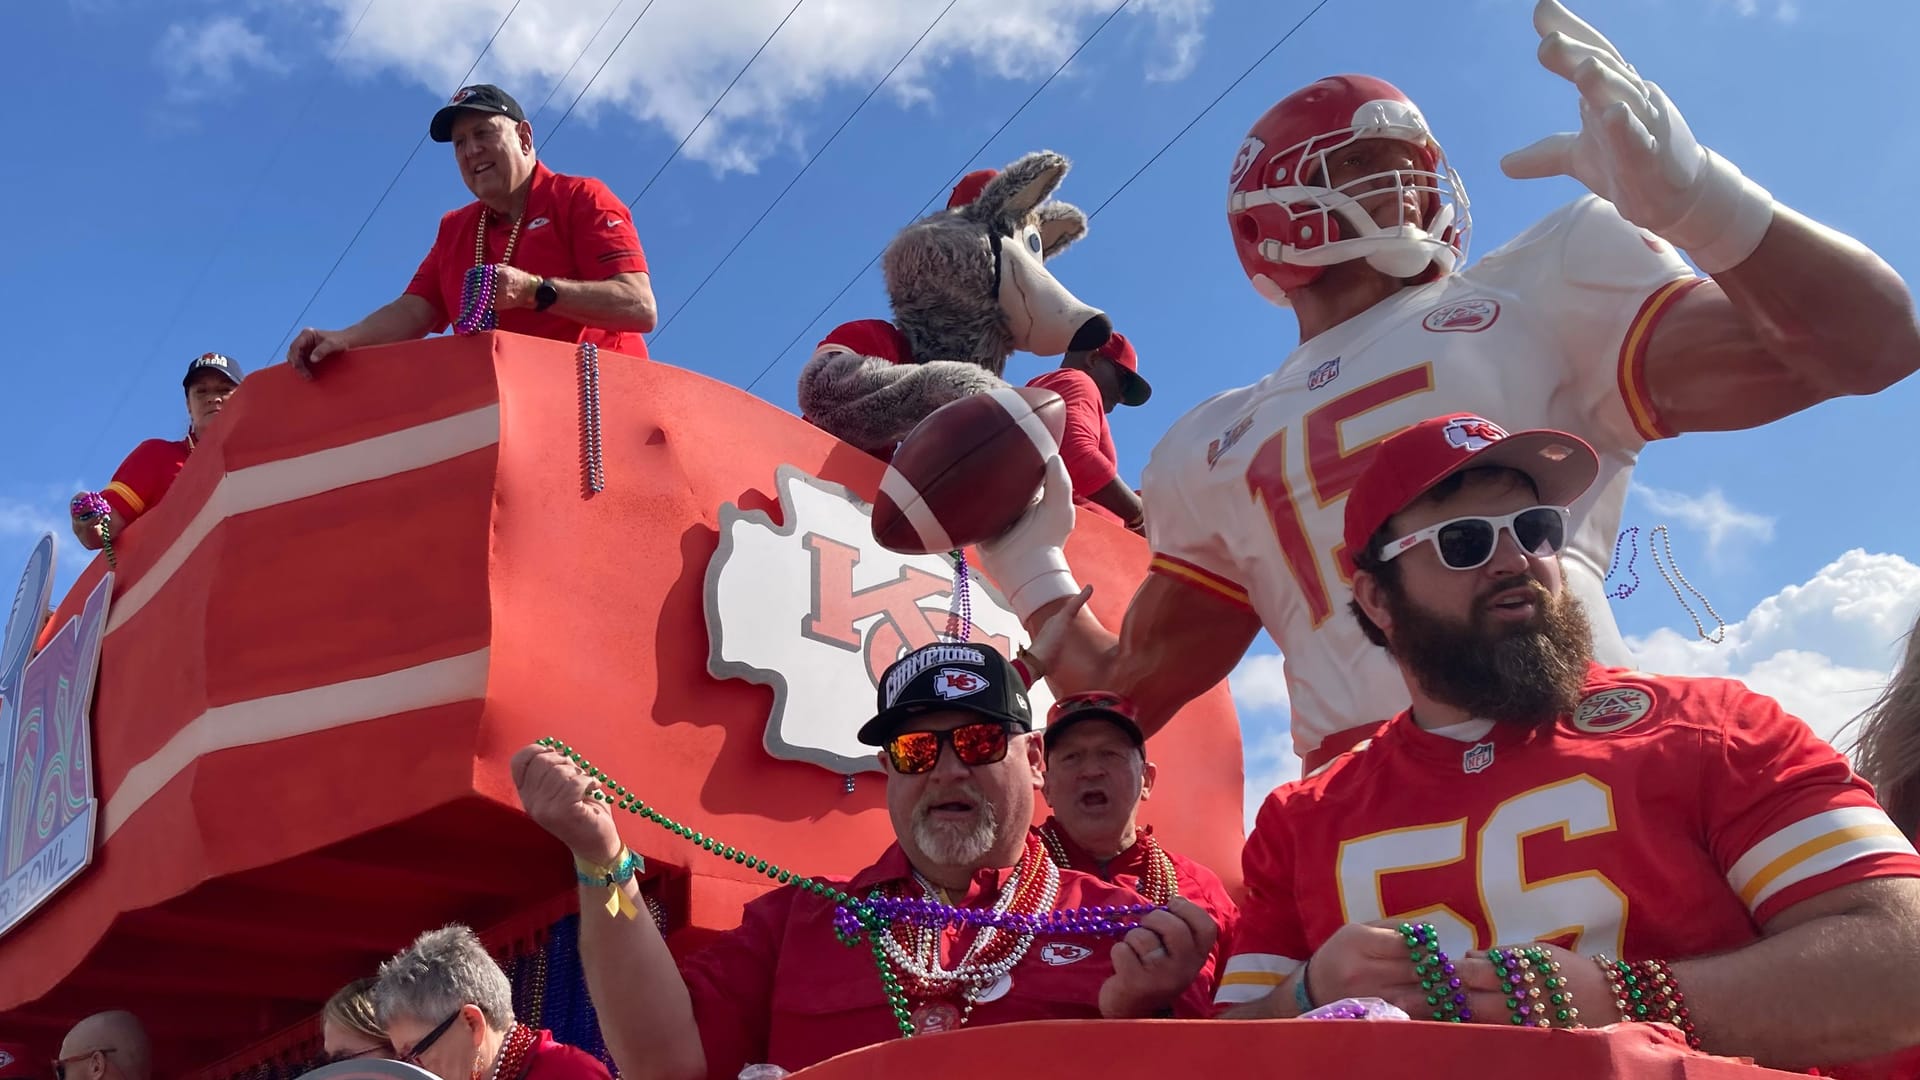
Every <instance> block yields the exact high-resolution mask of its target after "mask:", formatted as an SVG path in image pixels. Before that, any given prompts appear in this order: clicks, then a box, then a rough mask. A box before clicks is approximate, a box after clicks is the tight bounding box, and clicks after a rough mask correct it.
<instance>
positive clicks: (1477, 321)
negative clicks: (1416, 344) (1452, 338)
mask: <svg viewBox="0 0 1920 1080" xmlns="http://www.w3.org/2000/svg"><path fill="white" fill-rule="evenodd" d="M1499 317H1500V302H1499V301H1498V300H1487V299H1483V298H1475V299H1472V300H1462V301H1460V302H1459V303H1457V304H1447V305H1445V306H1443V307H1437V308H1434V309H1433V310H1432V311H1430V312H1428V313H1427V317H1426V318H1425V319H1423V320H1421V322H1420V325H1421V326H1423V327H1425V328H1426V329H1428V330H1431V331H1433V332H1434V333H1436V334H1446V333H1460V334H1474V333H1478V332H1480V331H1482V330H1485V329H1486V328H1487V327H1489V326H1492V325H1493V322H1494V320H1495V319H1498V318H1499Z"/></svg>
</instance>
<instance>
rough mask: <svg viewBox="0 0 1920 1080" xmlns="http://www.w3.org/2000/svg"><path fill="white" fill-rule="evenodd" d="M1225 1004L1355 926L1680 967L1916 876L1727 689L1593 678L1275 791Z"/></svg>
mask: <svg viewBox="0 0 1920 1080" xmlns="http://www.w3.org/2000/svg"><path fill="white" fill-rule="evenodd" d="M1244 868H1245V874H1246V886H1247V902H1246V905H1245V906H1244V907H1243V908H1242V909H1241V918H1240V924H1239V926H1238V928H1237V930H1236V931H1235V935H1234V955H1233V956H1232V957H1231V958H1229V959H1228V961H1227V966H1226V971H1225V973H1224V974H1223V976H1222V978H1221V981H1220V986H1219V989H1218V991H1217V993H1216V995H1215V998H1214V1000H1215V1003H1216V1004H1228V1003H1237V1002H1244V1001H1252V1000H1256V999H1258V998H1261V997H1264V996H1265V995H1266V994H1267V993H1268V992H1270V991H1271V990H1272V989H1273V988H1274V987H1276V986H1278V985H1279V984H1280V983H1281V982H1282V981H1283V980H1284V979H1285V978H1286V976H1287V975H1288V974H1289V973H1291V972H1292V971H1293V970H1294V969H1295V968H1297V967H1299V966H1300V963H1301V961H1302V960H1304V959H1305V958H1306V957H1309V956H1311V955H1312V954H1313V951H1314V950H1315V949H1317V948H1319V946H1320V944H1321V943H1322V942H1324V941H1326V939H1327V938H1328V937H1329V936H1330V935H1332V934H1333V932H1334V931H1335V930H1337V929H1339V928H1340V927H1341V926H1343V925H1345V924H1347V923H1356V922H1359V923H1365V922H1376V921H1381V920H1389V921H1398V920H1408V921H1414V922H1428V923H1432V924H1433V925H1434V928H1435V929H1436V930H1437V931H1438V932H1439V936H1440V945H1441V947H1442V948H1443V949H1445V950H1446V951H1447V952H1449V953H1452V954H1454V955H1459V954H1460V953H1462V952H1465V951H1466V950H1468V949H1485V948H1491V947H1493V946H1495V945H1511V944H1518V943H1523V942H1530V941H1545V942H1551V943H1553V944H1556V945H1561V946H1564V947H1566V948H1570V949H1573V950H1574V951H1576V952H1580V953H1583V954H1589V955H1590V954H1593V953H1601V952H1604V953H1607V954H1609V955H1613V956H1624V957H1627V958H1630V959H1652V958H1659V959H1668V960H1678V959H1684V958H1687V957H1691V956H1699V955H1703V954H1707V953H1713V952H1717V951H1723V950H1728V949H1734V948H1738V947H1740V946H1742V945H1745V944H1747V943H1749V942H1752V941H1754V940H1755V939H1757V938H1758V937H1760V927H1761V925H1763V924H1764V923H1765V922H1766V921H1767V920H1768V919H1770V918H1772V917H1773V916H1774V915H1776V914H1778V913H1779V912H1781V911H1783V910H1785V909H1786V908H1789V907H1792V906H1793V905H1794V904H1797V903H1799V902H1801V901H1802V900H1805V899H1807V898H1809V897H1812V896H1816V895H1818V894H1820V893H1822V892H1825V891H1827V890H1829V889H1833V888H1836V887H1839V886H1841V885H1846V884H1850V883H1852V882H1856V881H1861V880H1864V879H1867V878H1876V877H1916V876H1920V856H1916V855H1915V853H1914V849H1913V845H1912V844H1911V843H1909V842H1908V840H1907V838H1906V837H1905V836H1903V835H1901V833H1900V830H1899V829H1898V828H1896V827H1895V826H1894V824H1893V822H1892V821H1891V820H1890V819H1888V817H1887V815H1886V813H1885V811H1883V810H1881V809H1880V807H1879V805H1878V804H1877V803H1875V802H1874V799H1873V792H1872V789H1871V788H1869V787H1868V785H1867V783H1866V782H1865V781H1864V780H1862V779H1860V777H1858V776H1857V775H1855V774H1854V772H1853V770H1852V769H1851V768H1850V767H1849V766H1848V765H1847V761H1846V759H1845V758H1843V757H1841V756H1840V754H1839V753H1837V752H1836V751H1835V750H1834V749H1833V748H1832V747H1830V746H1828V745H1827V744H1826V743H1824V742H1822V741H1821V740H1820V739H1819V738H1818V737H1817V736H1815V735H1814V734H1813V732H1812V731H1811V730H1809V729H1808V728H1807V726H1806V724H1805V723H1803V722H1801V721H1800V720H1799V719H1797V718H1795V717H1793V716H1790V715H1788V714H1787V713H1786V712H1784V711H1782V710H1781V708H1780V706H1779V704H1778V703H1776V702H1775V701H1774V700H1773V699H1771V698H1768V697H1763V696H1761V695H1759V694H1756V693H1753V692H1752V691H1750V690H1748V689H1747V688H1746V687H1745V686H1743V685H1741V684H1740V683H1738V682H1735V681H1732V680H1729V679H1690V678H1678V677H1670V676H1655V675H1646V674H1642V673H1640V672H1635V671H1627V670H1624V669H1618V668H1612V669H1609V668H1602V667H1600V666H1598V665H1595V666H1594V667H1593V670H1592V671H1591V672H1589V674H1588V677H1587V685H1586V689H1585V694H1584V697H1583V698H1582V700H1581V702H1580V705H1579V707H1578V708H1577V709H1575V711H1574V713H1573V715H1572V716H1568V717H1563V718H1561V719H1560V720H1559V721H1558V722H1557V723H1555V724H1553V725H1551V726H1549V727H1546V728H1542V729H1537V730H1524V729H1521V728H1518V727H1512V726H1500V725H1496V726H1495V728H1494V729H1493V730H1492V731H1491V732H1489V733H1488V734H1487V735H1486V736H1485V738H1484V739H1483V740H1482V741H1479V742H1473V743H1468V742H1462V741H1460V740H1456V739H1451V738H1448V737H1447V736H1445V735H1438V734H1435V733H1433V732H1429V731H1423V730H1421V729H1420V728H1418V727H1416V726H1415V725H1414V723H1413V720H1412V717H1411V715H1410V714H1407V713H1402V714H1401V715H1400V716H1399V717H1397V718H1395V719H1394V720H1393V721H1392V722H1391V723H1389V724H1388V725H1386V726H1385V727H1383V728H1382V729H1381V730H1380V732H1379V733H1378V734H1376V735H1375V736H1374V737H1373V739H1371V740H1370V741H1369V742H1367V743H1363V744H1362V745H1361V747H1360V748H1359V749H1358V750H1357V751H1356V752H1354V753H1350V754H1347V755H1345V756H1343V757H1341V758H1339V759H1337V760H1335V761H1334V763H1333V764H1332V765H1330V766H1328V767H1327V769H1326V770H1325V771H1323V772H1321V773H1319V774H1317V775H1315V776H1313V777H1310V778H1308V779H1305V780H1300V781H1296V782H1294V783H1291V784H1287V785H1285V786H1283V787H1281V788H1280V789H1279V790H1277V791H1275V792H1274V793H1273V794H1272V795H1270V796H1268V797H1267V801H1266V804H1265V805H1264V806H1262V807H1261V810H1260V816H1259V820H1258V823H1257V824H1256V825H1255V827H1254V832H1253V835H1252V836H1251V837H1250V838H1249V839H1248V841H1247V847H1246V853H1245V856H1244Z"/></svg>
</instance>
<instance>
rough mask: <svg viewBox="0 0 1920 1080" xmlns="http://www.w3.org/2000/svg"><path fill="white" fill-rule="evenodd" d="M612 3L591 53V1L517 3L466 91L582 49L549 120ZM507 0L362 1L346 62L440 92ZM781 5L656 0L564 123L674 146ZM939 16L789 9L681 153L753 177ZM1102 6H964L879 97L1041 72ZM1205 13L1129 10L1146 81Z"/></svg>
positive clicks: (861, 1)
mask: <svg viewBox="0 0 1920 1080" xmlns="http://www.w3.org/2000/svg"><path fill="white" fill-rule="evenodd" d="M616 2H617V3H619V4H620V8H619V10H617V11H615V12H614V15H613V18H612V19H611V21H610V22H609V23H608V25H607V31H606V33H605V34H603V35H601V37H600V38H599V40H597V41H594V42H593V44H592V45H591V46H590V47H589V46H588V40H589V39H590V38H591V37H592V36H593V33H594V30H595V29H596V28H597V27H598V26H599V25H600V22H601V20H602V19H604V18H606V15H607V10H608V9H607V7H606V4H605V3H604V0H600V2H593V3H587V2H582V0H522V2H521V6H520V9H519V10H518V11H516V12H515V13H514V15H513V18H512V19H511V20H510V21H509V22H508V23H507V25H506V27H505V29H504V30H502V31H501V33H500V36H499V39H498V40H497V41H495V42H494V45H493V48H492V50H491V51H490V52H488V54H487V56H486V59H485V61H484V62H483V63H482V64H481V66H480V68H479V70H478V71H476V72H475V74H474V76H473V78H474V80H475V81H485V82H496V83H499V84H500V85H502V86H505V87H507V88H508V90H509V91H511V92H513V93H514V94H515V96H516V97H518V98H519V99H520V100H521V101H522V103H523V104H527V105H529V106H531V105H533V104H534V103H535V102H537V101H538V100H539V99H540V97H542V96H544V94H545V89H546V87H548V86H550V85H552V84H553V82H554V80H556V79H558V78H560V77H561V75H563V74H564V73H565V72H566V70H567V68H568V67H569V66H570V65H571V64H572V63H573V61H574V58H575V57H576V56H580V55H581V50H582V49H583V48H587V49H588V51H587V52H586V54H585V56H584V58H583V59H582V61H581V63H580V65H579V67H578V68H576V69H575V71H574V74H573V77H572V78H571V79H570V80H569V84H568V85H566V86H563V87H561V88H560V90H559V92H558V93H557V94H555V95H554V101H555V102H556V105H554V106H552V107H550V108H549V116H548V118H547V123H549V124H550V123H552V122H554V120H556V119H557V118H558V116H559V114H560V112H561V111H562V108H561V105H560V104H558V103H564V102H566V101H570V100H572V98H573V96H574V95H575V94H577V93H579V92H580V90H581V88H582V87H583V86H585V85H586V83H587V81H588V80H589V79H590V78H592V77H593V72H594V70H595V69H596V68H598V67H599V66H600V62H601V60H602V59H604V58H605V57H606V56H607V53H608V50H610V49H612V48H613V46H614V43H615V42H618V41H619V40H620V36H621V34H622V33H623V32H624V31H625V30H626V28H627V27H628V26H629V25H630V24H632V23H633V20H634V17H635V16H637V15H639V13H640V9H641V6H642V4H644V3H645V0H616ZM302 3H303V4H304V5H306V6H307V7H308V8H310V9H311V8H318V9H319V10H321V11H322V12H324V13H325V14H326V15H328V16H330V17H331V18H332V19H333V21H334V22H335V29H334V34H335V37H336V40H337V39H338V37H340V36H344V34H345V33H346V30H347V27H349V26H351V25H352V21H353V19H355V18H356V17H358V16H359V14H360V11H361V9H362V8H363V7H364V6H365V4H364V0H302ZM512 3H513V0H412V2H410V3H405V4H376V5H374V7H373V8H372V10H371V11H370V12H369V13H368V14H367V17H366V20H365V21H364V22H363V23H362V24H361V26H360V29H359V32H358V33H356V34H355V35H354V37H353V40H352V42H351V44H350V45H349V47H348V50H347V53H346V55H345V57H344V61H345V62H347V63H352V64H357V65H359V66H361V67H363V68H365V69H369V70H381V71H397V72H399V73H400V74H402V75H403V76H405V77H408V78H410V79H412V80H413V81H415V82H417V83H419V84H421V85H423V86H425V87H427V88H428V89H430V90H431V91H432V92H433V93H435V94H446V93H448V92H449V91H451V90H452V89H453V88H454V84H455V82H456V81H457V80H458V79H460V78H461V76H462V75H463V74H464V73H465V72H466V70H467V66H468V65H469V64H470V63H472V61H473V58H474V57H475V56H476V55H478V54H479V52H480V49H481V47H482V46H483V45H484V44H485V43H486V40H487V37H488V35H490V34H491V33H492V32H493V30H494V27H496V26H498V25H499V24H500V20H501V19H502V18H503V17H504V16H505V15H506V13H507V11H508V9H509V7H511V6H512ZM792 6H793V5H792V3H791V2H790V0H731V2H729V3H722V4H714V3H685V2H681V0H660V2H658V3H656V4H655V5H654V6H653V7H652V8H651V9H650V10H648V11H647V13H646V15H645V17H644V18H643V19H642V20H641V21H640V23H639V24H638V29H636V30H635V31H634V33H633V35H632V36H631V37H629V38H627V40H626V44H625V45H624V46H622V47H621V48H620V49H619V52H618V53H617V54H616V55H614V57H613V59H612V60H611V61H610V62H609V63H608V64H607V66H606V69H605V70H604V71H603V72H601V74H600V75H599V77H598V79H597V80H596V81H594V83H593V88H592V92H591V94H590V95H589V97H588V98H587V99H586V100H585V101H584V102H583V103H582V104H581V106H580V108H579V110H578V111H576V112H575V114H574V116H573V118H572V119H570V120H569V121H568V124H569V125H572V124H578V123H582V122H589V123H590V122H592V120H593V118H594V116H595V114H596V113H598V112H600V111H602V110H607V109H611V110H615V111H617V112H620V113H624V114H626V115H629V116H631V117H634V118H635V119H637V120H639V121H641V122H643V123H647V124H651V125H654V126H657V127H659V128H660V129H662V130H664V131H665V132H667V133H668V134H670V135H671V136H673V137H674V138H675V139H679V138H680V137H681V136H684V135H685V134H686V133H687V132H688V131H689V130H690V129H692V128H693V126H694V125H695V124H696V123H697V122H699V120H700V117H701V114H702V113H704V112H705V111H706V110H707V107H708V106H709V105H710V104H711V103H712V102H713V101H714V99H715V98H717V97H719V95H720V92H721V90H722V89H724V88H725V87H726V85H727V82H728V81H729V80H730V79H732V78H733V77H734V74H735V73H736V72H738V71H739V70H740V67H741V65H742V64H743V63H745V61H746V59H747V57H749V56H751V55H752V54H753V51H754V50H755V49H757V48H759V47H760V44H761V42H762V41H764V40H766V37H767V34H768V33H769V31H771V30H772V29H773V28H774V26H775V25H776V24H778V23H779V21H780V19H781V17H782V16H783V15H785V14H786V13H787V11H788V9H789V8H791V7H792ZM944 6H945V0H838V2H832V3H823V2H819V0H815V2H813V3H807V4H804V5H802V6H801V8H800V9H799V11H798V12H797V13H796V14H795V15H794V16H793V19H792V21H790V22H788V23H787V25H786V26H785V27H784V28H783V29H782V30H781V31H780V32H779V34H778V35H777V36H776V37H775V38H774V39H773V42H772V43H771V44H770V45H768V46H767V49H766V51H765V52H764V53H762V54H761V55H760V58H759V59H758V60H756V61H754V63H753V66H752V68H751V69H750V70H749V71H748V72H747V73H746V75H745V77H743V78H742V79H741V80H740V83H739V85H737V86H735V87H734V88H733V90H732V92H731V93H729V94H728V95H727V97H726V100H724V101H722V102H721V103H720V106H719V108H718V109H716V110H715V111H714V114H713V117H712V118H711V119H709V120H708V121H707V122H706V124H705V125H704V126H702V127H701V129H700V131H699V132H698V133H697V134H696V135H695V136H694V137H693V139H692V140H691V141H690V142H689V143H688V144H687V147H686V149H685V151H683V153H685V154H688V155H691V156H692V157H695V158H697V159H699V160H702V161H705V162H707V163H709V164H710V165H711V166H712V167H713V168H714V169H715V170H716V171H717V172H725V171H727V170H741V171H752V170H753V169H754V168H755V167H756V165H757V163H758V162H759V161H761V160H763V159H764V158H766V157H767V156H768V155H769V154H771V153H774V152H776V151H778V150H781V149H784V148H787V147H790V146H792V145H794V144H795V143H796V140H797V137H798V129H797V126H796V125H797V120H796V118H795V114H796V113H797V112H798V111H799V109H800V108H801V107H802V106H804V105H806V104H808V103H810V102H813V101H817V100H819V99H820V98H821V97H822V96H823V95H825V94H826V93H827V92H829V91H832V90H844V89H849V88H858V89H860V90H864V89H866V88H867V87H870V86H872V85H873V84H874V83H875V82H877V81H879V79H880V77H881V76H882V75H884V74H885V73H886V71H887V69H888V68H890V67H892V66H893V64H894V62H895V61H896V60H898V59H899V58H900V56H901V54H902V53H904V52H906V51H907V48H908V46H910V45H911V44H912V43H913V41H914V39H915V38H917V37H918V36H919V35H920V33H921V32H922V31H923V30H925V29H926V27H927V25H928V24H929V23H931V22H932V21H933V19H934V17H935V16H936V15H938V14H939V12H940V9H941V8H942V7H944ZM1113 6H1114V5H1113V0H1027V2H1026V3H1023V4H1001V3H992V2H989V0H962V2H961V3H960V4H959V6H957V7H956V8H955V9H954V10H953V12H952V13H951V14H949V15H948V16H947V17H946V18H945V19H943V20H941V22H940V25H939V26H938V27H937V28H936V29H935V30H934V31H933V33H932V34H931V35H929V36H928V37H927V40H926V41H925V42H924V43H922V44H921V45H920V47H919V49H918V50H916V51H915V53H914V55H913V56H912V58H911V59H909V60H908V61H907V62H906V63H905V64H904V65H902V66H901V68H900V70H899V71H898V72H897V73H895V74H894V76H893V78H892V80H891V81H890V82H889V83H888V91H889V92H890V93H891V94H892V95H893V98H894V100H895V101H896V102H897V103H901V104H910V103H914V102H921V101H926V100H928V99H929V98H930V97H931V90H930V89H929V86H928V82H929V80H930V78H931V77H932V75H933V74H934V73H935V72H937V71H938V70H939V69H941V68H942V67H946V66H949V65H955V64H963V63H964V64H970V65H972V66H974V67H975V68H977V69H980V70H982V71H984V72H986V73H987V74H990V75H993V76H997V77H1000V78H1006V79H1022V80H1027V79H1035V78H1039V77H1044V76H1045V75H1047V74H1049V73H1051V72H1052V71H1053V70H1054V68H1055V67H1057V66H1058V65H1059V64H1060V62H1061V61H1062V60H1065V59H1066V58H1067V56H1068V55H1069V54H1071V53H1072V52H1073V50H1074V48H1075V47H1076V46H1077V45H1079V43H1080V41H1081V40H1082V39H1083V38H1084V37H1086V35H1087V34H1089V33H1090V32H1091V31H1092V30H1093V28H1094V26H1095V25H1097V23H1098V21H1099V20H1101V19H1103V18H1105V17H1106V16H1107V14H1108V13H1110V12H1111V11H1112V9H1113ZM1210 6H1211V0H1135V2H1134V3H1132V4H1130V5H1129V6H1128V8H1127V15H1128V16H1130V17H1132V18H1136V19H1144V20H1146V21H1147V24H1148V25H1149V26H1150V29H1151V35H1150V36H1151V38H1152V41H1153V45H1152V55H1151V56H1150V58H1149V60H1148V64H1149V68H1148V72H1147V74H1148V75H1149V76H1150V77H1154V78H1178V77H1181V76H1184V75H1185V74H1186V73H1187V72H1189V71H1191V70H1192V68H1193V66H1194V64H1195V62H1196V60H1197V58H1198V52H1199V43H1200V26H1201V23H1202V21H1203V19H1204V18H1205V16H1206V14H1207V12H1208V10H1209V9H1210ZM1123 22H1124V21H1123ZM1121 25H1123V23H1117V24H1116V25H1115V27H1113V28H1112V29H1110V30H1109V31H1108V32H1109V33H1112V32H1113V30H1117V29H1119V28H1120V26H1121ZM1068 74H1069V75H1071V74H1072V69H1069V72H1068ZM529 99H531V100H529Z"/></svg>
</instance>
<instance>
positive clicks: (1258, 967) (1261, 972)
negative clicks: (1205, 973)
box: [1213, 953, 1300, 1005]
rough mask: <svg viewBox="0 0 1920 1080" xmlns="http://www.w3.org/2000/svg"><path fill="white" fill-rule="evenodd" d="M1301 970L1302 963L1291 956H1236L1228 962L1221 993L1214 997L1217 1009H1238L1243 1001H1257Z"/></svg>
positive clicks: (1251, 954) (1219, 991)
mask: <svg viewBox="0 0 1920 1080" xmlns="http://www.w3.org/2000/svg"><path fill="white" fill-rule="evenodd" d="M1299 966H1300V961H1298V960H1295V959H1294V958H1293V957H1291V956H1280V955H1278V954H1276V953H1236V954H1235V955H1233V956H1232V957H1229V958H1228V960H1227V969H1226V972H1225V973H1224V974H1222V975H1221V976H1220V989H1219V990H1218V991H1216V992H1215V993H1214V995H1213V1003H1214V1004H1215V1005H1238V1004H1240V1003H1241V1002H1244V1001H1258V1000H1260V999H1261V998H1263V997H1266V996H1267V995H1268V994H1270V993H1272V992H1273V988H1274V987H1276V986H1279V985H1280V984H1281V983H1283V982H1286V981H1287V976H1289V975H1291V974H1293V972H1294V969H1295V968H1298V967H1299Z"/></svg>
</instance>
